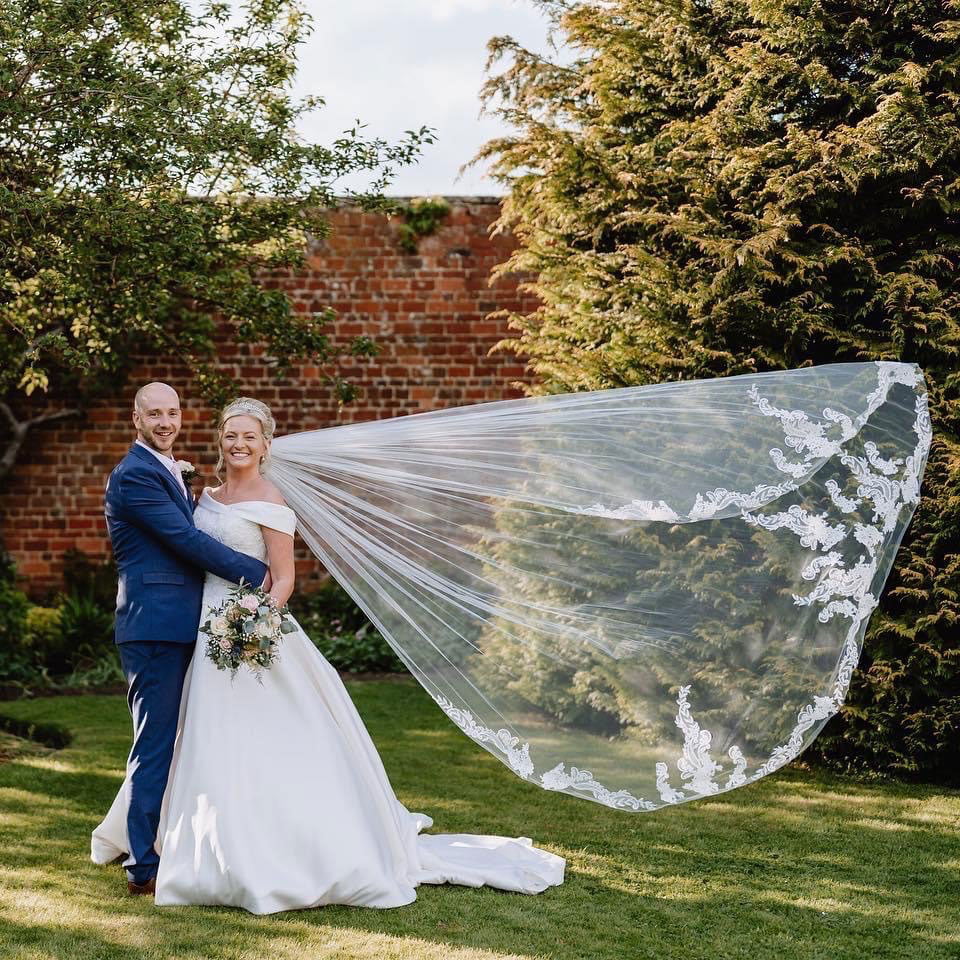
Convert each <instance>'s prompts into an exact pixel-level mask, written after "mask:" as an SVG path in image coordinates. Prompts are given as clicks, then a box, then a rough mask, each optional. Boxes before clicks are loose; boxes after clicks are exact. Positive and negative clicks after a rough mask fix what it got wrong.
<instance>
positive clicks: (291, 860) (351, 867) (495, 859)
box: [91, 490, 566, 914]
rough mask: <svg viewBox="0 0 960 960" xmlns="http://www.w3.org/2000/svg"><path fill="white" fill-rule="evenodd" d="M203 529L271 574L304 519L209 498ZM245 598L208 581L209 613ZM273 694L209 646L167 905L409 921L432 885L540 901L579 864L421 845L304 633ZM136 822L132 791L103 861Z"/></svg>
mask: <svg viewBox="0 0 960 960" xmlns="http://www.w3.org/2000/svg"><path fill="white" fill-rule="evenodd" d="M195 522H196V525H197V527H199V528H200V529H201V530H205V531H206V532H207V533H209V534H211V535H212V536H214V537H216V538H217V539H218V540H220V541H222V542H223V543H226V544H228V545H229V546H231V547H233V548H234V549H236V550H240V551H242V552H244V553H248V554H252V555H254V556H256V557H258V558H261V559H263V558H264V557H265V556H266V547H265V545H264V541H263V536H262V533H261V529H260V527H261V525H262V526H266V527H269V528H272V529H276V530H282V531H284V532H286V533H291V534H292V533H293V530H294V527H295V523H296V520H295V515H294V513H293V511H292V510H290V509H289V508H288V507H284V506H280V505H277V504H271V503H266V502H262V501H248V502H245V503H234V504H229V505H224V504H221V503H219V502H218V501H216V500H214V499H213V498H212V497H211V496H210V493H209V491H208V490H204V492H203V494H202V495H201V498H200V502H199V503H198V505H197V510H196V513H195ZM232 586H233V585H232V584H230V583H228V582H227V581H225V580H221V579H220V578H218V577H215V576H213V575H210V574H208V575H207V580H206V584H205V588H204V595H203V603H204V610H206V609H207V607H208V606H210V605H217V604H219V603H220V602H221V601H222V600H223V598H224V596H225V594H226V592H227V591H228V590H229V589H230V588H231V587H232ZM262 679H263V684H262V686H261V685H260V684H259V683H258V682H257V680H256V678H255V677H254V676H253V675H252V674H251V673H250V672H249V671H247V670H240V671H238V672H237V674H236V676H235V677H234V678H233V680H232V681H231V677H230V674H229V672H227V671H219V670H217V669H216V667H215V666H214V665H213V664H212V663H211V662H210V661H209V660H208V659H207V657H206V656H205V653H204V642H203V638H201V637H198V645H197V649H196V651H195V653H194V657H193V662H192V665H191V668H190V672H189V674H188V676H187V681H186V684H185V686H184V694H183V701H182V704H181V710H180V728H179V730H178V734H177V744H176V748H175V751H174V757H173V762H172V764H171V768H170V777H169V780H168V783H167V791H166V794H165V796H164V804H163V812H162V815H161V820H160V829H159V832H158V836H157V847H158V850H159V852H160V868H159V872H158V874H157V887H156V898H155V899H156V903H157V904H159V905H170V904H224V905H229V906H237V907H243V908H244V909H246V910H249V911H250V912H251V913H256V914H265V913H274V912H277V911H280V910H292V909H300V908H307V907H317V906H322V905H324V904H334V903H337V904H351V905H355V906H365V907H399V906H403V905H404V904H407V903H410V902H412V901H413V900H415V899H416V892H415V888H416V886H417V885H418V884H421V883H456V884H463V885H466V886H473V887H478V886H483V885H487V886H491V887H498V888H500V889H503V890H512V891H516V892H519V893H540V892H541V891H543V890H545V889H546V888H547V887H549V886H553V885H556V884H560V883H562V882H563V874H564V867H565V864H566V861H565V860H564V859H563V858H562V857H559V856H557V855H556V854H553V853H550V852H548V851H546V850H542V849H539V848H537V847H535V846H533V845H532V843H531V841H530V839H529V838H527V837H517V838H508V837H494V836H482V835H468V834H437V835H429V834H422V833H420V831H421V830H422V829H424V828H425V827H430V826H431V825H432V823H433V821H432V819H431V818H430V817H429V816H427V815H426V814H423V813H412V812H410V811H409V810H407V808H406V807H405V806H404V805H403V804H402V803H401V802H400V801H399V800H398V799H397V797H396V796H395V794H394V792H393V789H392V787H391V786H390V782H389V780H388V778H387V774H386V771H385V770H384V767H383V764H382V763H381V761H380V757H379V755H378V753H377V751H376V748H375V747H374V745H373V742H372V741H371V739H370V736H369V734H368V733H367V731H366V728H365V727H364V725H363V722H362V720H361V719H360V715H359V714H358V713H357V710H356V708H355V707H354V705H353V702H352V701H351V700H350V697H349V696H348V695H347V692H346V690H345V688H344V686H343V683H342V682H341V680H340V677H339V675H338V674H337V672H336V670H334V669H333V668H332V667H331V666H330V664H329V663H327V661H326V660H325V659H324V657H323V656H322V654H321V653H320V652H319V651H318V650H317V649H316V647H315V646H314V645H313V643H312V642H311V641H310V639H309V637H307V636H306V634H304V633H303V631H302V630H298V631H297V632H295V633H289V634H285V635H284V637H283V640H282V642H281V647H280V656H279V659H278V660H277V662H276V663H275V664H274V665H273V667H271V668H270V669H269V670H265V671H264V672H263V678H262ZM126 810H127V785H126V782H125V783H124V786H123V787H122V788H121V790H120V792H119V793H118V794H117V797H116V799H115V800H114V802H113V805H112V807H111V808H110V811H109V813H108V814H107V816H106V818H105V819H104V820H103V822H102V823H101V824H100V825H99V826H98V827H97V828H96V829H95V830H94V832H93V836H92V841H91V856H92V858H93V860H94V861H95V862H97V863H108V862H111V861H113V860H114V859H116V858H117V857H118V856H120V855H121V854H125V853H126V851H127V837H126Z"/></svg>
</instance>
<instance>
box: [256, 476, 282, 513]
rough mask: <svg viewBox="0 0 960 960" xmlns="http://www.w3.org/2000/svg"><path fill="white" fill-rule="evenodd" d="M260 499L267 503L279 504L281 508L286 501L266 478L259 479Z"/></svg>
mask: <svg viewBox="0 0 960 960" xmlns="http://www.w3.org/2000/svg"><path fill="white" fill-rule="evenodd" d="M260 499H261V500H266V501H267V503H279V504H280V506H282V507H285V506H286V505H287V501H286V500H284V499H283V494H282V493H281V492H280V491H279V490H278V489H277V488H276V486H275V485H274V484H272V483H271V482H270V481H269V480H267V479H266V478H261V482H260Z"/></svg>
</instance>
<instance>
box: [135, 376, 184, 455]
mask: <svg viewBox="0 0 960 960" xmlns="http://www.w3.org/2000/svg"><path fill="white" fill-rule="evenodd" d="M133 425H134V426H135V427H136V428H137V436H138V437H139V438H140V439H141V440H142V441H143V442H144V443H145V444H147V446H150V447H153V449H154V450H156V451H157V452H158V453H163V454H166V455H168V456H169V455H170V451H171V449H172V448H173V443H174V441H175V440H176V439H177V434H178V433H179V432H180V398H179V397H178V396H177V391H176V390H174V389H173V387H168V386H167V385H166V384H159V383H158V384H150V386H148V387H147V388H146V389H144V390H143V391H141V394H140V397H139V402H138V403H137V404H136V405H135V406H134V410H133Z"/></svg>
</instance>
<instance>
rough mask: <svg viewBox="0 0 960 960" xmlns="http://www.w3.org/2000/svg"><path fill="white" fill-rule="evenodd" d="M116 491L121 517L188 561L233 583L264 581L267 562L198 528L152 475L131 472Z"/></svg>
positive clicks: (255, 583)
mask: <svg viewBox="0 0 960 960" xmlns="http://www.w3.org/2000/svg"><path fill="white" fill-rule="evenodd" d="M117 492H118V494H119V497H118V498H117V499H118V500H119V501H120V502H119V504H115V506H114V509H115V510H116V512H117V514H118V515H119V519H121V520H125V521H126V522H127V523H132V524H133V525H134V526H135V527H138V528H139V529H140V530H143V531H144V532H145V533H148V534H150V535H151V536H152V537H154V538H155V539H157V540H159V541H160V542H161V543H162V544H163V545H164V546H165V547H166V548H167V549H168V550H172V551H173V552H174V553H176V554H177V556H179V557H180V558H181V559H183V560H185V561H186V562H187V563H190V564H192V565H193V566H195V567H200V568H201V569H203V570H209V571H210V573H213V574H216V575H217V576H218V577H222V578H223V579H224V580H229V581H231V582H232V583H239V582H240V580H241V578H242V579H243V580H245V581H246V582H247V583H249V584H252V585H253V586H255V587H258V586H260V584H261V583H262V582H263V578H264V577H265V576H266V573H267V567H266V564H264V563H261V562H260V561H259V560H258V559H257V558H256V557H251V556H249V555H248V554H246V553H240V552H239V551H237V550H233V549H231V548H230V547H228V546H226V545H225V544H223V543H220V541H219V540H216V539H214V538H213V537H211V536H209V535H208V534H206V533H204V532H203V531H202V530H198V529H197V528H196V527H195V526H193V524H191V523H190V522H189V521H188V520H187V518H186V517H185V516H184V515H183V512H182V511H181V510H180V509H178V507H177V506H176V504H174V502H173V501H172V500H171V499H170V494H169V493H167V491H166V489H165V488H164V487H163V485H162V484H160V483H159V481H157V480H156V478H154V477H153V476H152V475H150V474H141V473H139V472H134V471H130V472H128V473H127V474H126V475H125V476H124V477H123V478H122V479H121V480H120V485H119V490H118V491H117ZM117 507H119V510H117V509H116V508H117Z"/></svg>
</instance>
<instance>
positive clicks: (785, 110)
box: [477, 0, 960, 777]
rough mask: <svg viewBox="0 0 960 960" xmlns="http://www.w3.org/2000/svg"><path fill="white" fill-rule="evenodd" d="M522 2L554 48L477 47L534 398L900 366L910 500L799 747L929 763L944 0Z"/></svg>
mask: <svg viewBox="0 0 960 960" xmlns="http://www.w3.org/2000/svg"><path fill="white" fill-rule="evenodd" d="M535 2H537V5H538V6H540V7H541V8H542V9H543V10H544V11H545V12H546V13H547V14H548V15H549V17H550V18H551V21H552V23H553V28H554V36H555V37H558V38H559V39H561V40H562V41H563V42H564V43H565V44H566V45H567V50H566V51H565V52H564V55H563V56H562V57H558V58H557V60H556V61H554V60H550V59H545V58H543V57H540V56H538V55H535V54H534V53H532V52H530V51H528V50H525V49H524V48H522V47H521V46H520V45H518V44H517V43H515V42H514V41H513V40H512V39H511V38H509V37H499V38H495V39H494V40H492V41H491V43H490V51H491V56H490V63H489V64H488V70H489V71H490V76H489V80H488V82H487V86H486V88H485V91H484V93H485V100H486V102H487V106H488V108H489V109H491V110H495V111H496V112H498V113H499V114H500V115H501V116H503V117H504V118H505V119H507V120H508V121H510V122H511V123H512V124H513V125H514V126H515V128H516V130H517V132H516V134H515V135H512V136H508V137H502V138H499V139H497V140H493V141H490V142H489V143H488V144H486V145H485V147H484V148H483V150H482V151H481V152H480V154H479V155H478V158H477V159H478V160H479V159H485V160H490V161H492V169H493V171H494V174H495V176H497V177H498V178H499V179H500V181H501V182H502V183H504V184H505V185H506V186H507V187H508V190H509V194H508V196H507V198H506V201H505V203H504V207H503V214H502V217H501V220H500V223H499V226H500V227H502V228H503V229H511V230H513V231H514V232H515V233H516V234H517V235H518V236H519V238H520V241H521V243H520V246H519V248H518V249H517V250H516V252H515V253H514V255H513V256H512V257H511V258H510V260H509V261H508V262H506V263H504V264H502V265H501V268H500V269H501V271H509V270H518V269H519V270H529V271H533V273H534V274H535V275H536V276H537V278H538V279H537V280H536V281H535V282H533V283H532V284H530V287H531V289H533V290H535V291H536V293H537V294H538V295H539V296H540V298H541V300H542V307H541V308H540V309H538V310H536V311H535V312H533V313H531V314H528V315H521V314H512V315H511V317H510V319H511V325H512V326H513V327H514V328H515V329H516V330H517V331H518V333H517V335H516V336H515V337H513V338H511V339H509V340H505V341H503V343H502V344H501V345H500V346H501V347H502V348H504V349H511V350H515V351H517V352H519V353H521V354H523V355H525V356H526V357H527V358H528V361H529V366H530V369H531V370H532V371H534V372H535V373H536V374H537V375H538V378H539V382H538V384H537V385H536V386H535V387H534V388H533V392H540V393H543V392H556V391H566V390H587V389H598V388H604V387H615V386H622V385H626V384H640V383H649V382H657V381H662V380H670V379H687V378H698V377H714V376H728V375H734V374H741V373H747V372H752V371H762V370H771V369H786V368H792V367H799V366H804V365H807V364H817V363H831V362H840V361H851V360H866V359H898V360H903V361H915V362H917V363H919V364H920V365H921V366H922V367H923V368H924V370H925V372H926V376H927V381H928V386H929V388H930V400H931V406H932V412H933V423H934V444H933V449H932V451H931V456H930V461H929V464H928V467H927V473H926V476H925V479H924V485H923V500H922V503H921V504H920V507H919V509H918V510H917V513H916V515H915V517H914V521H913V525H912V527H911V529H910V531H909V532H908V534H907V539H906V540H905V542H904V544H903V546H902V548H901V551H900V554H899V557H898V564H897V568H896V569H895V570H894V572H893V573H892V575H891V577H890V580H889V581H888V585H887V590H886V591H885V595H884V597H883V598H882V602H881V606H880V608H879V609H878V610H877V611H876V612H875V614H874V616H873V619H872V621H871V625H870V629H869V631H868V634H867V638H866V642H865V647H864V655H863V658H862V660H861V669H860V672H859V674H858V676H857V677H856V678H855V681H854V685H853V687H852V689H851V691H850V695H849V698H848V703H847V706H846V707H845V709H844V711H843V713H842V714H841V715H840V716H839V717H838V718H836V719H835V720H834V721H833V722H832V723H831V725H830V726H829V727H828V729H827V730H826V731H825V732H824V734H823V735H822V736H821V738H820V740H819V741H818V744H817V747H816V749H817V750H819V751H820V753H821V755H822V756H826V757H828V758H830V759H831V760H833V761H834V762H837V763H841V764H847V765H866V766H869V767H872V768H874V769H884V770H899V771H902V772H913V773H919V774H922V775H925V776H931V775H932V776H944V777H949V776H950V771H951V770H953V771H955V770H957V769H958V768H960V762H958V761H960V746H958V745H960V738H958V736H957V732H958V729H960V697H958V696H957V694H956V690H957V681H958V680H960V644H958V640H957V617H958V612H960V603H958V596H960V576H958V573H960V536H958V533H960V445H958V442H957V438H958V408H957V403H956V401H957V394H958V387H960V376H958V373H957V371H958V356H960V354H958V347H960V323H958V320H960V274H958V261H960V217H958V213H960V210H958V204H960V119H958V118H960V75H958V68H960V4H958V3H957V2H955V0H944V2H926V0H915V2H894V3H871V2H863V3H847V2H830V0H827V2H817V0H798V2H782V0H755V2H750V0H712V2H711V0H610V2H605V3H602V4H601V3H577V2H566V0H535ZM501 61H504V62H505V63H504V66H503V67H498V66H497V65H498V64H500V63H501ZM495 69H499V72H494V70H495ZM595 699H596V698H595ZM611 712H614V713H615V709H614V708H611Z"/></svg>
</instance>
